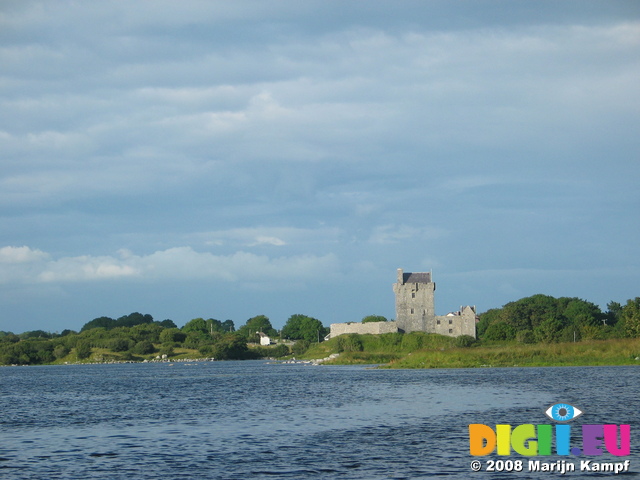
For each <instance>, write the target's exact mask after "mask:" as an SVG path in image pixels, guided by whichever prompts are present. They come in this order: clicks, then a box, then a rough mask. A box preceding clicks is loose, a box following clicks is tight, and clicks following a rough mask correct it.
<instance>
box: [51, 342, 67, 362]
mask: <svg viewBox="0 0 640 480" xmlns="http://www.w3.org/2000/svg"><path fill="white" fill-rule="evenodd" d="M70 351H71V350H70V349H69V347H67V346H66V345H58V346H57V347H55V348H54V349H53V356H54V357H56V358H57V359H61V358H63V357H66V356H67V355H69V352H70Z"/></svg>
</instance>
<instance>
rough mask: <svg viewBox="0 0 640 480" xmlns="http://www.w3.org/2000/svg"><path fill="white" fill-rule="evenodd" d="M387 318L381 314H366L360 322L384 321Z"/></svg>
mask: <svg viewBox="0 0 640 480" xmlns="http://www.w3.org/2000/svg"><path fill="white" fill-rule="evenodd" d="M386 321H387V318H386V317H383V316H382V315H367V316H366V317H364V318H363V319H362V323H370V322H386Z"/></svg>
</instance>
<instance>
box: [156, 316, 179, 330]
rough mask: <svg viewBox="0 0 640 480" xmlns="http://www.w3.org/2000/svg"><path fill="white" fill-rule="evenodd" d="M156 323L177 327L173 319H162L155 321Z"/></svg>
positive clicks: (167, 326) (163, 326)
mask: <svg viewBox="0 0 640 480" xmlns="http://www.w3.org/2000/svg"><path fill="white" fill-rule="evenodd" d="M156 323H157V324H158V325H160V326H161V327H162V328H178V326H177V325H176V324H175V323H174V321H173V320H170V319H168V318H167V319H166V320H162V321H161V322H156Z"/></svg>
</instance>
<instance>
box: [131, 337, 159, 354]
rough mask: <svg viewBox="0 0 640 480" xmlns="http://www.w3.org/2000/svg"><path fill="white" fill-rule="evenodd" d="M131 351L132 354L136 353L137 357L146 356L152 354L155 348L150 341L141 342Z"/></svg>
mask: <svg viewBox="0 0 640 480" xmlns="http://www.w3.org/2000/svg"><path fill="white" fill-rule="evenodd" d="M131 351H132V352H133V353H137V354H138V355H148V354H150V353H154V352H155V351H156V348H155V347H154V346H153V343H151V342H150V341H148V340H142V341H140V342H138V343H136V344H135V345H134V346H133V348H132V349H131Z"/></svg>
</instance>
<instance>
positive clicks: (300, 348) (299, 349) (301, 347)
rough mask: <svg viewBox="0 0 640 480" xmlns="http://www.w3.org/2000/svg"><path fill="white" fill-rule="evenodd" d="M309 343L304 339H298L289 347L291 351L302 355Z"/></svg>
mask: <svg viewBox="0 0 640 480" xmlns="http://www.w3.org/2000/svg"><path fill="white" fill-rule="evenodd" d="M309 345H311V344H310V343H309V342H308V341H306V340H298V341H297V342H296V343H294V344H293V347H291V351H292V352H293V353H294V354H295V355H302V354H303V353H304V352H306V351H307V350H308V349H309Z"/></svg>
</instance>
